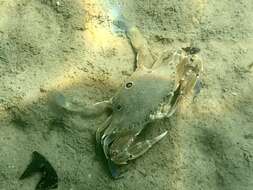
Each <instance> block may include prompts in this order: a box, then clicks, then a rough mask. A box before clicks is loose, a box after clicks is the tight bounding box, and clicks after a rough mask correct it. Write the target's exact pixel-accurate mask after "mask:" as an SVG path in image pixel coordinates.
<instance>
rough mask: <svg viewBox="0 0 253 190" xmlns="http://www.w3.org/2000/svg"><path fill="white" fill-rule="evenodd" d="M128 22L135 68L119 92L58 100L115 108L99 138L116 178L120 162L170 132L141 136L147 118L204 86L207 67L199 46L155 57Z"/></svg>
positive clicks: (89, 109) (89, 111)
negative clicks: (91, 100)
mask: <svg viewBox="0 0 253 190" xmlns="http://www.w3.org/2000/svg"><path fill="white" fill-rule="evenodd" d="M121 24H122V23H121ZM124 27H125V31H126V35H127V37H128V39H129V41H130V43H131V45H132V47H133V50H134V51H135V53H136V69H135V71H134V72H133V73H132V75H131V76H130V77H129V78H128V79H127V81H126V82H125V83H124V84H122V86H121V87H120V88H119V90H118V91H117V93H116V94H115V95H114V96H113V97H112V98H111V99H109V100H106V101H103V102H98V103H95V104H93V105H87V106H83V107H80V106H78V105H74V104H73V103H71V102H68V101H66V99H65V98H64V97H63V96H61V97H59V98H58V100H57V102H58V104H59V105H60V106H61V107H63V108H65V109H67V110H69V111H73V112H81V111H82V110H83V112H85V113H86V115H100V114H101V113H103V112H106V111H108V110H110V115H109V116H108V118H107V119H106V120H105V122H104V123H103V124H102V125H101V126H100V127H99V128H98V129H97V131H96V142H97V144H98V145H99V146H101V147H102V150H103V153H104V155H105V158H106V159H107V161H108V166H109V168H110V171H111V174H112V177H114V178H118V177H119V176H120V175H121V174H119V173H118V172H117V169H116V166H120V165H124V164H127V163H128V161H130V160H134V159H136V158H138V157H140V156H141V155H143V154H144V153H145V152H147V151H148V150H149V149H150V148H151V147H152V146H153V145H154V144H156V143H157V142H159V141H160V140H161V139H163V138H164V137H165V136H166V134H167V131H164V132H162V133H161V134H159V135H158V136H156V137H154V138H151V139H146V140H144V141H143V140H142V141H141V140H140V139H139V136H140V135H141V133H142V131H143V129H145V127H146V126H147V125H148V124H150V123H152V122H153V121H154V120H158V119H163V118H169V117H171V116H172V115H173V113H174V112H175V110H176V108H177V107H178V105H179V104H180V102H182V100H183V99H184V98H187V97H188V96H189V95H190V94H194V93H195V94H196V93H197V92H198V91H199V88H200V87H199V84H200V82H199V81H200V75H201V73H202V70H203V64H202V60H201V58H200V56H199V55H198V52H199V49H198V48H195V47H187V48H181V49H178V50H175V51H171V50H165V51H164V52H162V53H161V55H160V56H159V57H158V58H157V59H156V60H155V58H154V56H153V55H152V53H151V51H150V49H149V47H148V45H147V41H146V40H145V38H144V37H143V36H142V35H141V32H140V31H139V30H138V28H137V27H135V26H126V25H124ZM173 66H174V68H175V69H174V70H172V69H171V67H173Z"/></svg>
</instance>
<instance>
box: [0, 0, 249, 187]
mask: <svg viewBox="0 0 253 190" xmlns="http://www.w3.org/2000/svg"><path fill="white" fill-rule="evenodd" d="M115 7H116V8H120V9H119V10H120V11H122V13H123V14H124V15H125V16H126V17H127V18H128V19H129V20H130V21H131V22H133V23H134V24H135V25H136V26H137V27H138V28H139V29H140V31H141V32H142V33H143V35H144V36H145V38H146V39H147V41H148V44H149V46H150V48H151V50H152V52H153V54H154V55H158V54H159V53H160V52H161V51H162V50H164V49H165V48H175V47H186V46H188V45H194V46H197V47H199V48H200V49H201V55H202V57H203V59H204V74H203V76H202V79H203V89H202V91H201V93H200V94H199V96H198V97H197V99H196V101H194V102H192V103H191V104H190V105H189V106H188V107H187V108H186V109H179V110H178V112H177V113H176V114H175V115H174V116H173V117H172V118H171V119H167V120H164V121H160V122H157V123H154V124H153V125H152V130H151V131H150V135H152V134H153V132H154V133H155V132H156V131H159V130H165V129H166V130H168V131H169V135H167V138H165V139H163V140H162V141H161V142H160V143H159V144H157V145H155V146H154V147H153V148H152V149H151V150H150V151H148V152H147V153H146V154H145V155H144V156H142V157H141V158H139V159H137V160H136V161H133V162H131V163H130V164H129V165H128V166H126V168H127V169H126V170H127V172H126V173H125V177H124V178H122V179H120V180H116V181H115V180H112V179H111V178H110V176H109V173H108V171H107V168H106V166H105V164H104V162H103V159H101V156H99V155H98V154H96V151H95V142H94V133H95V131H96V129H97V127H98V126H99V124H101V122H103V120H104V118H103V116H101V117H99V118H83V117H80V116H79V115H75V114H70V113H65V112H63V110H61V109H58V108H57V107H56V106H55V104H54V100H53V98H52V94H54V92H60V93H62V94H64V95H65V96H66V97H71V98H73V99H76V100H78V101H79V102H80V104H81V103H85V102H88V103H94V102H97V101H101V100H104V99H108V98H110V97H111V96H112V95H113V94H114V93H115V91H116V90H117V88H118V87H119V85H120V84H121V83H122V82H123V81H124V80H125V79H126V78H127V77H128V76H129V75H131V73H132V72H133V69H134V62H135V55H134V52H133V51H132V48H131V46H130V45H129V42H128V40H127V38H126V37H125V36H124V35H118V34H116V33H115V28H114V27H113V25H112V19H113V17H114V16H115ZM252 18H253V1H252V0H223V1H218V0H213V1H208V0H180V1H179V0H122V1H116V0H114V1H113V0H103V1H102V0H58V1H56V0H0V39H1V40H0V128H1V130H0V155H1V156H0V189H1V190H33V189H34V188H35V186H36V183H37V182H38V180H39V176H38V175H36V176H34V177H31V178H29V179H25V180H23V181H19V180H18V178H19V176H20V175H21V174H22V172H23V171H24V169H25V168H26V166H27V164H28V163H29V161H30V159H31V153H32V152H33V151H34V150H37V151H38V152H40V153H42V154H43V155H45V156H46V157H47V158H48V160H50V162H51V163H52V165H53V166H54V167H55V169H56V170H57V173H58V175H59V187H58V189H60V190H84V189H87V190H93V189H95V190H102V189H103V190H107V189H108V190H109V189H113V190H123V189H130V190H134V189H139V190H151V189H152V190H153V189H157V190H252V189H253V95H252V94H253V53H252V52H253V22H252Z"/></svg>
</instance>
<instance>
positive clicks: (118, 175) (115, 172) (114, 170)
mask: <svg viewBox="0 0 253 190" xmlns="http://www.w3.org/2000/svg"><path fill="white" fill-rule="evenodd" d="M107 164H108V168H109V171H110V173H111V176H112V178H113V179H119V178H122V177H123V175H122V173H120V171H119V168H118V166H117V165H116V164H114V163H113V162H112V161H111V160H110V159H107Z"/></svg>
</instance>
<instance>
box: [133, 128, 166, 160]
mask: <svg viewBox="0 0 253 190" xmlns="http://www.w3.org/2000/svg"><path fill="white" fill-rule="evenodd" d="M167 132H168V131H165V132H163V133H162V134H160V135H158V136H157V137H155V138H153V139H150V140H145V141H141V142H138V143H136V144H133V145H131V146H130V147H129V148H128V153H129V155H130V156H129V157H130V160H133V159H136V158H138V157H139V156H141V155H143V154H144V153H145V152H147V151H148V150H149V149H150V148H151V147H152V146H153V145H154V144H156V143H157V142H158V141H160V140H161V139H162V138H163V137H164V136H165V135H166V134H167Z"/></svg>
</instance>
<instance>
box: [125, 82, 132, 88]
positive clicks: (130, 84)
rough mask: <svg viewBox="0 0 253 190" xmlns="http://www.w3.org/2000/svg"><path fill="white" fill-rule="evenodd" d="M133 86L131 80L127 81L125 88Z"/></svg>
mask: <svg viewBox="0 0 253 190" xmlns="http://www.w3.org/2000/svg"><path fill="white" fill-rule="evenodd" d="M132 86H133V82H127V83H126V85H125V87H126V88H131V87H132Z"/></svg>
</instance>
